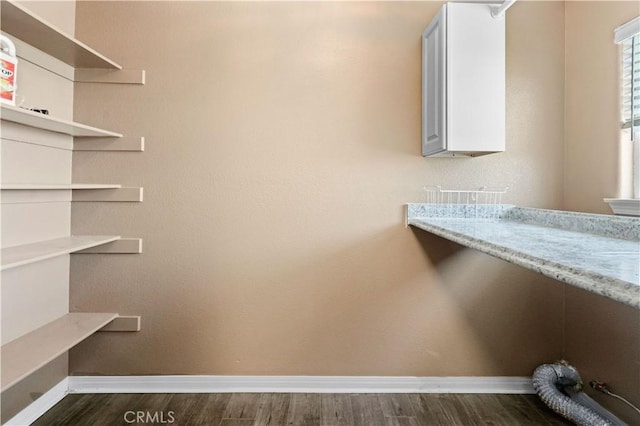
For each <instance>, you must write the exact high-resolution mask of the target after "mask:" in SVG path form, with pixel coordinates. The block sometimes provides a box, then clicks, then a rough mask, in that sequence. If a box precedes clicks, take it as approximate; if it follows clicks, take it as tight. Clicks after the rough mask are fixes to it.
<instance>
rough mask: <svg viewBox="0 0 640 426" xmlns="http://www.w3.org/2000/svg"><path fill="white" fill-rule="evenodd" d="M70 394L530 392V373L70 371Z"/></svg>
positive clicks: (532, 391) (531, 389)
mask: <svg viewBox="0 0 640 426" xmlns="http://www.w3.org/2000/svg"><path fill="white" fill-rule="evenodd" d="M68 392H69V393H229V392H258V393H264V392H273V393H508V394H532V393H534V390H533V386H532V385H531V378H529V377H371V376H366V377H360V376H353V377H350V376H70V377H69V389H68Z"/></svg>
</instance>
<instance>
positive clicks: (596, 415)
mask: <svg viewBox="0 0 640 426" xmlns="http://www.w3.org/2000/svg"><path fill="white" fill-rule="evenodd" d="M533 388H534V389H535V391H536V393H537V394H538V395H539V396H540V399H542V401H543V402H544V403H545V404H547V405H548V406H549V407H550V408H551V409H552V410H553V411H555V412H556V413H558V414H560V415H561V416H562V417H564V418H566V419H568V420H571V421H572V422H574V423H575V424H577V425H581V426H626V423H625V422H623V421H622V420H620V419H619V418H617V417H616V416H615V415H613V414H612V413H611V412H609V411H607V410H606V409H605V408H604V407H602V406H601V405H600V404H598V403H597V402H596V401H594V400H593V399H591V398H590V397H589V396H587V394H585V393H584V392H582V379H581V378H580V375H579V374H578V371H577V370H576V369H575V368H574V367H572V366H570V365H568V364H563V363H558V364H543V365H541V366H540V367H538V368H536V370H535V371H534V372H533Z"/></svg>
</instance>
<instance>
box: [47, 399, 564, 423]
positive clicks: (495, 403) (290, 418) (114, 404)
mask: <svg viewBox="0 0 640 426" xmlns="http://www.w3.org/2000/svg"><path fill="white" fill-rule="evenodd" d="M138 416H140V417H138ZM151 424H153V425H162V424H171V425H180V426H192V425H194V426H197V425H202V426H249V425H252V426H272V425H292V426H306V425H309V426H311V425H314V426H315V425H317V426H420V425H453V426H474V425H478V426H480V425H493V426H498V425H504V426H516V425H532V426H533V425H536V426H537V425H569V424H571V423H569V422H567V421H565V420H564V419H562V418H561V417H559V416H557V415H556V414H555V413H553V412H552V411H551V410H549V409H548V408H547V407H546V406H545V405H544V404H542V402H540V400H539V399H538V397H537V396H535V395H494V394H314V393H307V394H302V393H297V394H286V393H225V394H77V395H75V394H74V395H67V396H66V397H65V398H64V399H63V400H62V401H60V402H59V403H58V404H57V405H56V406H54V407H53V408H52V409H51V410H49V411H48V412H47V413H45V414H44V415H43V416H42V417H40V418H39V419H38V420H37V421H36V422H35V423H34V425H35V426H63V425H66V426H112V425H151Z"/></svg>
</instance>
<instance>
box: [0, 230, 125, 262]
mask: <svg viewBox="0 0 640 426" xmlns="http://www.w3.org/2000/svg"><path fill="white" fill-rule="evenodd" d="M118 239H120V237H119V236H114V235H76V236H71V237H63V238H56V239H54V240H47V241H40V242H37V243H33V244H24V245H20V246H15V247H7V248H3V249H2V255H1V256H0V258H1V260H2V265H1V266H0V271H3V270H5V269H10V268H15V267H17V266H22V265H28V264H29V263H35V262H40V261H42V260H46V259H51V258H52V257H56V256H62V255H65V254H69V253H74V252H76V251H80V250H84V249H87V248H91V247H96V246H99V245H102V244H106V243H110V242H112V241H116V240H118Z"/></svg>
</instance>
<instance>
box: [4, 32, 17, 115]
mask: <svg viewBox="0 0 640 426" xmlns="http://www.w3.org/2000/svg"><path fill="white" fill-rule="evenodd" d="M0 63H1V69H0V102H2V103H3V104H9V105H15V104H16V86H17V76H18V58H17V57H16V47H15V45H14V44H13V42H12V41H11V40H10V39H9V38H8V37H6V36H3V35H0Z"/></svg>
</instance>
